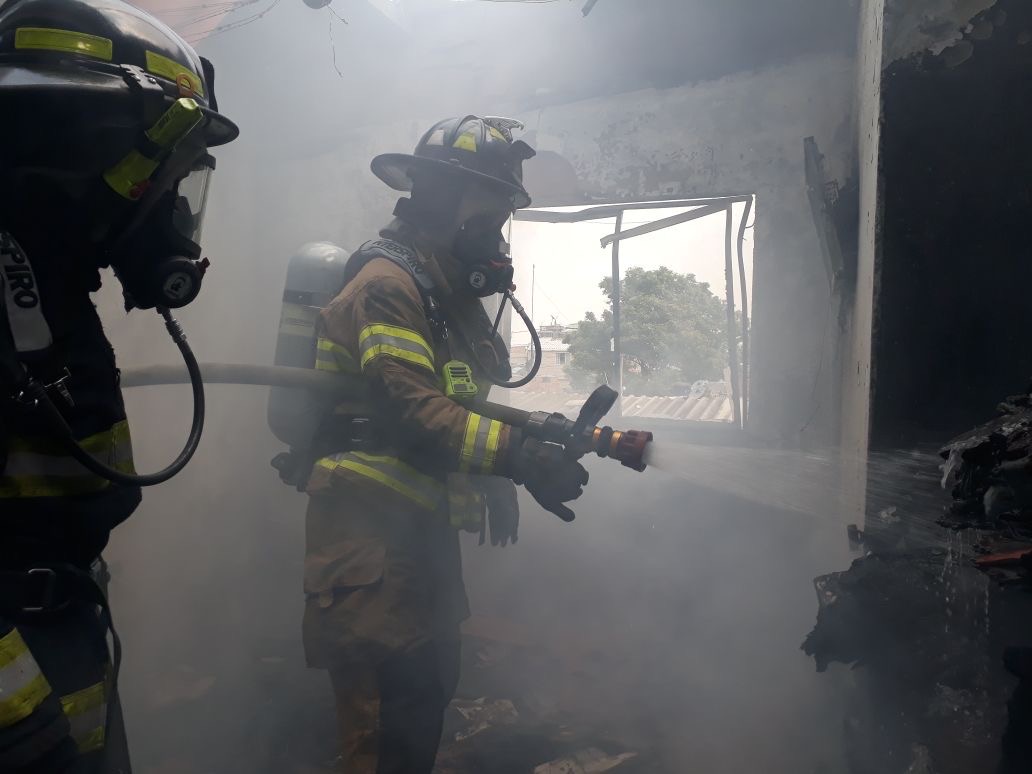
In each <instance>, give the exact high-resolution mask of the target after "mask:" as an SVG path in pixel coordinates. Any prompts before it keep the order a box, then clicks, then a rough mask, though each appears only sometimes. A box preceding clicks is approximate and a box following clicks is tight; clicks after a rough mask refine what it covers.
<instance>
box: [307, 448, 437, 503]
mask: <svg viewBox="0 0 1032 774" xmlns="http://www.w3.org/2000/svg"><path fill="white" fill-rule="evenodd" d="M316 464H318V465H319V466H320V467H322V468H326V469H327V470H331V471H332V470H336V469H338V468H344V469H345V470H350V471H351V472H352V473H356V474H358V475H360V476H365V477H366V478H369V479H371V480H373V481H376V482H377V483H378V484H382V485H383V486H386V487H388V488H389V489H392V490H394V491H395V492H397V493H398V494H401V495H403V496H404V497H407V498H408V499H409V500H412V501H413V502H414V503H417V504H418V505H421V506H423V507H424V508H427V509H428V510H435V509H436V508H437V505H438V503H440V501H441V498H442V497H443V496H444V486H443V485H442V484H441V483H440V482H439V481H437V480H436V479H434V478H431V477H430V476H427V475H424V474H423V473H420V472H419V471H418V470H416V469H415V468H413V467H412V466H411V465H407V464H405V463H404V462H402V461H401V460H399V459H398V458H397V457H388V456H383V455H376V454H366V453H364V452H340V453H338V454H333V455H330V456H329V457H323V458H322V459H321V460H319V461H318V463H316Z"/></svg>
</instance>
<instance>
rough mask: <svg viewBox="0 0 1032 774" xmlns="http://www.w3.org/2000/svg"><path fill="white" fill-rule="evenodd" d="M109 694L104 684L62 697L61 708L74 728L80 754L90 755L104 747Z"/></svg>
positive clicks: (94, 685)
mask: <svg viewBox="0 0 1032 774" xmlns="http://www.w3.org/2000/svg"><path fill="white" fill-rule="evenodd" d="M106 698H107V692H106V689H105V684H104V682H99V683H95V684H93V685H91V686H88V687H86V688H83V689H82V690H81V691H76V692H75V693H70V694H68V695H67V696H62V697H61V708H62V709H63V710H64V714H65V716H66V717H67V718H68V723H69V725H70V726H71V727H72V738H73V739H75V743H76V744H77V745H78V747H79V752H81V753H88V752H92V751H94V750H99V749H100V748H102V747H103V746H104V727H105V726H106V725H107V701H106Z"/></svg>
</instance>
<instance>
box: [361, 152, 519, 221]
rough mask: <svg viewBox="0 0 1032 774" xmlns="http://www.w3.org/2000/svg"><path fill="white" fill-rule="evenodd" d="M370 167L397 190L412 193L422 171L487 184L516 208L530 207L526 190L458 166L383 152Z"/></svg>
mask: <svg viewBox="0 0 1032 774" xmlns="http://www.w3.org/2000/svg"><path fill="white" fill-rule="evenodd" d="M369 168H370V169H372V171H373V174H374V175H376V176H377V177H378V178H380V180H382V181H383V182H384V183H386V184H387V185H388V186H390V187H391V188H393V189H394V190H395V191H411V190H412V185H413V183H412V172H413V171H416V170H419V171H422V172H429V173H436V174H441V175H454V176H457V177H462V178H465V179H467V180H476V181H479V182H481V183H486V184H487V185H490V186H493V187H495V188H498V189H500V190H503V191H505V192H506V193H507V194H509V195H510V196H512V201H513V208H514V209H517V210H522V209H523V208H524V207H529V206H530V201H531V200H530V194H528V193H527V191H526V190H525V189H523V188H520V187H519V186H516V185H513V184H512V183H510V182H508V181H507V180H500V179H499V178H497V177H492V176H491V175H485V174H484V173H482V172H477V171H475V170H472V169H468V168H466V167H462V166H459V165H458V164H449V163H448V162H447V161H439V160H438V159H428V158H424V157H422V156H414V155H412V154H410V153H383V154H381V155H379V156H377V157H376V158H374V159H373V160H372V162H371V163H370V165H369Z"/></svg>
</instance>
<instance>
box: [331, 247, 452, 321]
mask: <svg viewBox="0 0 1032 774" xmlns="http://www.w3.org/2000/svg"><path fill="white" fill-rule="evenodd" d="M374 258H386V259H387V260H388V261H390V262H391V263H393V264H395V265H396V266H400V267H401V268H402V269H404V270H405V272H406V273H407V274H408V275H409V276H410V277H412V279H413V281H414V282H415V283H416V289H417V290H418V291H419V295H420V297H421V298H422V299H423V307H424V308H425V310H426V318H427V320H428V321H429V323H430V329H431V331H432V332H433V334H434V336H435V337H437V338H440V339H442V340H443V339H447V338H448V326H447V324H446V323H445V320H444V315H443V314H442V312H441V307H440V305H439V304H438V303H437V300H436V298H435V297H434V294H435V293H436V292H437V286H436V285H434V281H433V278H432V277H431V276H430V274H429V273H427V271H426V269H424V268H423V264H422V263H421V262H420V260H419V256H418V255H416V252H415V250H413V249H412V248H410V247H408V246H407V245H404V244H402V243H401V242H398V241H395V240H393V239H385V238H380V239H374V240H372V241H370V242H366V243H365V244H364V245H362V246H361V247H360V248H358V250H357V251H355V252H354V253H353V254H352V256H351V257H350V258H348V263H347V266H346V267H345V269H344V285H345V286H346V285H347V284H348V283H349V282H351V280H353V279H354V278H355V277H357V276H358V273H359V272H360V271H362V269H363V267H364V266H365V265H366V264H367V263H369V262H370V261H371V260H373V259H374Z"/></svg>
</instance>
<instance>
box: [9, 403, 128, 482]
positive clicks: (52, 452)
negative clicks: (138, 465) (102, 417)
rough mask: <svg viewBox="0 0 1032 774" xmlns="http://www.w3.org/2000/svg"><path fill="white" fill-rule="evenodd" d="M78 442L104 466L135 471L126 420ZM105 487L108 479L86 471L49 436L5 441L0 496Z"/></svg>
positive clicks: (125, 471) (126, 471)
mask: <svg viewBox="0 0 1032 774" xmlns="http://www.w3.org/2000/svg"><path fill="white" fill-rule="evenodd" d="M79 445H80V446H82V448H83V449H85V450H86V452H88V453H89V454H91V455H92V456H94V457H96V458H97V459H98V460H100V461H101V462H103V463H104V464H105V465H108V466H110V467H113V468H115V469H116V470H119V471H121V472H123V473H133V472H134V471H135V467H134V465H133V447H132V439H131V437H130V434H129V423H128V422H125V421H122V422H118V423H116V424H115V425H114V426H113V427H112V428H111V429H110V430H108V431H106V432H102V433H97V434H95V435H91V436H89V437H87V438H84V439H82V440H80V441H79ZM108 486H110V483H109V482H108V481H106V480H105V479H103V478H100V477H99V476H95V475H93V474H92V473H90V472H89V471H88V470H86V468H84V467H83V466H82V465H80V464H79V463H78V462H77V461H76V460H75V459H74V458H73V457H71V456H70V455H69V454H68V453H67V451H65V449H64V447H63V445H61V443H60V442H57V441H55V440H54V439H52V438H22V437H15V438H12V439H10V441H9V442H8V453H7V464H6V466H5V467H4V470H3V474H2V475H0V499H2V498H11V497H63V496H67V495H76V494H88V493H91V492H99V491H101V490H103V489H106V488H107V487H108Z"/></svg>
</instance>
